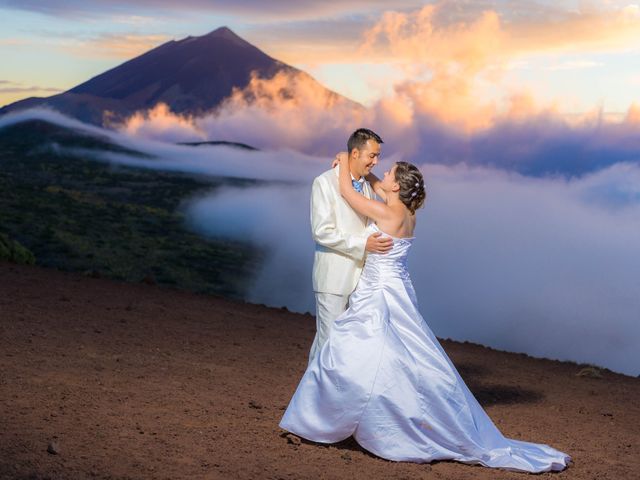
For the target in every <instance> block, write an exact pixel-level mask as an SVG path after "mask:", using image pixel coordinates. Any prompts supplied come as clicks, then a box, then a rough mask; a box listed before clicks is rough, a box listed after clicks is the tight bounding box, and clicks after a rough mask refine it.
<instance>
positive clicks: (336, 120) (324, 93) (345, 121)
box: [119, 71, 365, 155]
mask: <svg viewBox="0 0 640 480" xmlns="http://www.w3.org/2000/svg"><path fill="white" fill-rule="evenodd" d="M364 112H365V110H364V108H363V107H361V106H360V105H359V104H357V103H354V102H351V101H349V100H346V99H345V98H343V97H340V96H338V95H336V94H335V93H333V92H331V91H329V90H327V89H325V88H324V87H323V86H322V85H320V84H319V83H318V82H316V81H315V80H314V79H313V78H311V77H310V76H309V75H307V74H305V73H302V72H299V73H287V72H285V71H281V72H279V73H278V74H276V75H275V76H274V77H273V78H271V79H263V78H258V77H256V76H254V77H253V78H252V79H251V81H250V83H249V85H248V86H247V87H246V88H245V89H242V90H240V89H235V90H234V91H233V93H232V94H231V96H230V97H229V98H227V99H226V100H225V101H224V102H223V104H222V105H221V106H220V107H219V108H218V109H217V110H216V112H214V113H211V114H209V115H205V116H201V117H198V118H194V117H187V116H182V115H177V114H174V113H172V112H171V111H170V110H169V109H168V108H167V107H166V106H165V105H158V106H156V107H155V108H154V109H152V110H150V111H149V112H146V113H140V114H137V115H134V116H133V117H131V118H129V119H128V120H127V121H126V122H125V123H124V124H123V125H122V126H120V127H119V129H120V130H121V131H123V132H128V133H130V134H135V135H138V136H142V137H144V138H149V139H167V140H169V141H174V142H175V141H194V140H226V141H237V142H242V143H248V144H249V145H252V146H254V147H257V148H261V149H265V148H267V149H277V148H281V147H286V148H290V149H293V150H298V151H300V152H304V153H309V154H323V155H332V154H334V153H335V152H337V151H339V150H341V149H344V148H345V146H344V144H345V142H346V140H345V138H344V135H345V132H346V131H349V130H355V129H356V128H357V126H358V125H359V124H360V123H361V122H362V121H363V113H364Z"/></svg>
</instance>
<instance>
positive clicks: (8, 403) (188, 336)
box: [0, 262, 640, 480]
mask: <svg viewBox="0 0 640 480" xmlns="http://www.w3.org/2000/svg"><path fill="white" fill-rule="evenodd" d="M314 328H315V323H314V320H313V318H312V317H311V316H309V315H300V314H295V313H290V312H288V311H286V310H282V309H273V308H267V307H264V306H261V305H250V304H244V303H240V302H234V301H230V300H227V299H223V298H220V297H215V296H208V295H198V294H192V293H188V292H182V291H177V290H172V289H167V288H160V287H158V286H154V285H144V284H139V285H136V284H127V283H119V282H116V281H112V280H107V279H101V278H89V277H86V276H83V275H82V274H77V273H66V272H60V271H56V270H48V269H44V268H41V267H34V266H18V265H14V264H10V263H6V262H0V478H2V479H47V478H48V479H83V478H97V479H115V478H117V479H125V478H126V479H152V478H159V479H183V478H184V479H187V478H188V479H198V478H212V479H217V478H230V479H236V478H238V479H262V478H269V479H278V478H282V479H324V478H326V479H343V478H348V479H367V480H373V479H378V478H380V479H418V478H420V479H425V478H429V479H455V480H460V479H511V478H513V479H522V478H525V477H526V476H527V475H528V474H523V473H515V472H508V471H504V470H495V469H488V468H485V467H481V466H471V465H464V464H460V463H456V462H436V463H432V464H413V463H407V462H390V461H386V460H383V459H380V458H377V457H375V456H374V455H371V454H369V453H368V452H366V451H364V450H362V449H361V448H359V446H358V445H357V444H356V443H355V441H353V439H349V440H347V441H345V442H342V443H340V444H335V445H330V446H328V445H321V444H315V443H312V442H306V441H302V442H300V443H298V442H297V441H295V439H293V440H291V439H289V438H287V436H286V432H284V431H282V430H281V429H280V428H279V427H278V422H279V421H280V418H281V416H282V413H283V411H284V409H285V407H286V406H287V404H288V401H289V399H290V397H291V395H292V394H293V392H294V390H295V387H296V385H297V383H298V381H299V379H300V377H301V376H302V373H303V372H304V369H305V367H306V363H307V354H308V349H309V346H310V345H311V341H312V339H313V334H314ZM568 341H570V340H568ZM442 344H443V346H444V348H445V349H446V351H447V352H448V354H449V355H450V357H451V359H452V360H453V362H454V363H455V364H456V366H457V367H458V369H459V371H460V373H461V374H462V376H463V378H464V379H465V381H466V382H467V384H468V385H469V387H470V388H471V390H472V391H473V393H474V394H475V395H476V397H477V398H478V400H479V401H480V403H481V404H482V405H483V407H484V408H485V409H486V411H487V413H488V414H489V415H490V416H491V418H492V419H493V421H494V422H495V423H496V425H497V426H498V427H499V428H500V429H501V431H502V432H503V433H504V434H505V435H506V436H508V437H512V438H517V439H521V440H527V441H534V442H539V443H547V444H549V445H551V446H553V447H555V448H558V449H559V450H562V451H564V452H566V453H568V454H570V455H571V456H572V457H573V463H572V464H571V465H570V466H569V468H568V469H566V470H564V471H563V472H559V473H545V474H539V475H537V477H543V478H547V477H549V478H551V477H554V478H558V479H559V478H562V479H590V480H591V479H598V480H600V479H611V480H627V479H639V478H640V429H639V428H638V426H639V418H640V379H638V378H633V377H629V376H624V375H619V374H615V373H612V372H610V371H608V370H602V371H600V372H598V371H595V372H594V375H591V376H589V375H577V373H578V372H580V371H581V370H582V368H583V367H584V365H577V364H575V363H570V362H557V361H551V360H544V359H534V358H531V357H528V356H526V355H519V354H513V353H505V352H500V351H497V350H493V349H489V348H486V347H483V346H480V345H475V344H470V343H458V342H452V341H443V342H442ZM598 374H601V376H600V377H598V376H597V375H598ZM48 450H51V452H49V451H48Z"/></svg>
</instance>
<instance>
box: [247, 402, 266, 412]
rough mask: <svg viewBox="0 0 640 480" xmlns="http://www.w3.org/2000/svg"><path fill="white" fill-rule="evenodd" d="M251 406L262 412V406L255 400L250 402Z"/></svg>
mask: <svg viewBox="0 0 640 480" xmlns="http://www.w3.org/2000/svg"><path fill="white" fill-rule="evenodd" d="M249 406H250V407H251V408H257V409H258V410H260V409H261V408H263V407H262V405H260V404H259V403H258V402H256V401H255V400H250V401H249Z"/></svg>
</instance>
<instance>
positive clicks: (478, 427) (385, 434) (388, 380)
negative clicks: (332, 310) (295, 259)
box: [280, 153, 571, 473]
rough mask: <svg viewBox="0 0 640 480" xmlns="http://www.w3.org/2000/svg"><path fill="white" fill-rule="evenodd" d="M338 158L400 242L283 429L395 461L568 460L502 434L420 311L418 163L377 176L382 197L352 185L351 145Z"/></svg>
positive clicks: (369, 282) (514, 464)
mask: <svg viewBox="0 0 640 480" xmlns="http://www.w3.org/2000/svg"><path fill="white" fill-rule="evenodd" d="M338 160H339V169H340V172H339V185H340V193H341V195H342V196H343V197H344V199H345V200H346V201H347V202H348V203H349V205H350V206H351V207H352V208H353V209H354V210H355V211H357V212H358V213H361V214H363V215H365V216H367V217H369V218H370V219H372V220H375V224H372V226H371V228H373V229H377V230H379V231H381V232H382V235H387V236H390V237H392V238H393V240H394V242H393V248H392V249H391V251H390V252H388V253H386V254H374V253H370V254H369V255H368V256H367V260H366V263H365V267H364V269H363V271H362V275H361V277H360V280H359V282H358V285H357V287H356V289H355V291H354V292H353V293H352V294H351V297H350V299H349V308H348V309H347V310H346V311H345V312H344V313H343V314H342V315H340V316H339V317H338V318H337V319H336V320H335V323H334V324H333V326H332V329H331V332H330V334H329V338H328V340H327V341H326V343H325V344H324V345H323V347H322V349H321V350H320V351H319V352H318V353H317V355H316V356H315V357H314V358H313V360H312V362H310V363H309V365H308V367H307V370H306V372H305V373H304V375H303V377H302V379H301V380H300V383H299V385H298V387H297V389H296V392H295V393H294V395H293V398H292V399H291V402H290V403H289V406H288V407H287V410H286V411H285V413H284V416H283V417H282V420H281V421H280V427H281V428H283V429H285V430H288V431H289V432H292V433H294V434H296V435H298V436H300V437H303V438H306V439H307V440H311V441H315V442H322V443H335V442H339V441H341V440H344V439H346V438H348V437H350V436H352V435H353V437H354V438H355V440H356V441H357V442H358V443H359V444H360V445H361V446H362V447H363V448H365V449H366V450H368V451H370V452H372V453H374V454H375V455H377V456H379V457H382V458H385V459H388V460H395V461H409V462H418V463H424V462H431V461H433V460H456V461H459V462H463V463H468V464H480V465H484V466H486V467H494V468H504V469H507V470H514V471H523V472H532V473H534V472H536V473H537V472H547V471H557V470H563V469H564V468H566V466H567V464H568V463H569V461H570V460H571V457H570V456H569V455H567V454H565V453H563V452H561V451H558V450H556V449H554V448H552V447H550V446H548V445H546V444H537V443H529V442H524V441H520V440H515V439H509V438H506V437H504V436H503V435H502V434H501V433H500V431H499V430H498V428H497V427H496V426H495V425H494V424H493V422H492V421H491V419H490V418H489V417H488V415H487V414H486V412H485V411H484V410H483V409H482V407H481V406H480V404H479V403H478V402H477V400H476V399H475V397H474V396H473V394H472V393H471V392H470V390H469V389H468V388H467V386H466V384H465V383H464V381H463V380H462V378H461V377H460V375H459V374H458V371H457V370H456V368H455V367H454V365H453V364H452V363H451V360H450V359H449V357H448V356H447V354H446V353H445V351H444V350H443V348H442V347H441V345H440V343H439V342H438V340H437V339H436V337H435V335H434V334H433V333H432V332H431V330H430V328H429V326H428V325H427V323H426V322H425V320H424V319H423V318H422V316H421V315H420V313H419V312H418V304H417V298H416V294H415V291H414V289H413V285H412V283H411V279H410V277H409V273H408V271H407V261H406V259H407V253H408V251H409V249H410V247H411V244H412V242H413V240H414V237H413V236H412V235H413V232H414V229H415V224H416V218H415V212H416V209H418V208H420V207H421V206H422V204H423V202H424V199H425V189H424V181H423V178H422V174H421V173H420V171H419V170H418V169H417V168H416V167H415V166H414V165H411V164H409V163H406V162H397V163H395V164H394V165H393V168H391V170H389V171H387V172H385V173H384V177H383V179H382V180H380V179H378V178H376V177H375V176H374V175H372V174H369V176H367V180H369V182H370V183H371V186H372V187H373V189H374V191H375V192H376V194H377V195H378V196H379V197H380V198H381V199H382V200H383V202H379V201H376V200H369V199H367V198H365V197H364V196H363V195H361V194H360V193H358V192H356V191H355V190H354V188H353V186H352V183H351V178H350V175H349V164H348V161H349V160H348V156H347V155H346V153H341V154H339V155H338Z"/></svg>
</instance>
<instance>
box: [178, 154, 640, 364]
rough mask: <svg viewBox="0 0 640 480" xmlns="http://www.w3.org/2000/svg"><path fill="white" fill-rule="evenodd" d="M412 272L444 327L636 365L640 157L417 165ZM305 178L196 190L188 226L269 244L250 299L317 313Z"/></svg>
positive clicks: (424, 306) (432, 315) (539, 350)
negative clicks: (546, 165)
mask: <svg viewBox="0 0 640 480" xmlns="http://www.w3.org/2000/svg"><path fill="white" fill-rule="evenodd" d="M421 169H422V170H423V171H424V172H425V173H426V177H427V184H428V189H429V200H428V204H427V206H426V207H425V209H424V210H422V211H420V212H419V214H418V218H419V220H418V228H417V231H416V236H417V240H416V241H415V243H414V246H413V251H412V252H411V254H410V260H409V265H410V272H411V275H412V278H413V282H414V286H415V287H416V291H417V296H418V300H419V303H420V311H421V313H422V315H423V316H424V317H425V319H426V321H427V323H428V325H429V326H430V327H431V328H432V329H433V330H434V332H435V333H436V334H437V335H438V336H440V337H448V338H453V339H456V340H469V341H473V342H478V343H481V344H484V345H489V346H492V347H494V348H499V349H505V350H509V351H518V352H525V353H528V354H531V355H534V356H543V357H548V358H554V359H561V360H573V361H577V362H585V363H595V364H597V365H602V366H606V367H608V368H611V369H613V370H615V371H619V372H623V373H627V374H629V375H637V374H638V373H640V370H638V368H639V367H638V364H637V361H636V357H637V354H636V349H637V345H638V342H640V325H639V324H638V323H637V312H638V311H639V308H640V300H639V299H638V297H637V295H636V293H637V290H638V287H640V280H639V279H638V277H637V273H636V272H637V271H638V268H639V267H640V263H639V262H640V261H639V260H638V259H639V258H640V227H639V225H640V189H639V188H638V185H640V168H639V167H638V166H635V165H616V166H614V167H611V168H610V169H607V170H604V171H601V172H598V173H596V174H592V175H589V176H585V177H583V178H581V179H574V180H564V179H549V178H544V179H533V178H530V177H523V176H520V175H518V174H513V173H508V172H504V171H500V170H495V169H489V168H484V167H481V168H469V167H464V166H456V167H448V166H433V165H426V166H424V165H423V166H422V167H421ZM308 198H309V189H308V187H307V188H304V187H300V188H297V189H284V188H278V187H264V188H260V189H251V190H250V191H249V190H242V191H232V190H230V191H222V192H219V193H217V194H215V195H212V196H211V197H209V198H204V199H197V200H194V201H193V203H192V204H191V207H190V212H191V217H190V224H191V226H192V227H193V228H196V229H197V230H199V231H201V232H203V233H205V234H208V235H216V236H223V237H224V236H228V237H230V238H235V239H238V238H242V239H250V240H252V241H255V242H256V243H258V244H260V245H262V246H267V247H268V248H269V249H270V251H271V252H272V253H271V255H270V257H269V258H270V259H269V261H267V263H266V264H265V268H264V270H263V271H262V272H261V274H260V275H259V276H258V278H257V279H256V282H255V284H254V286H253V290H252V291H251V293H250V294H249V297H248V298H249V299H250V300H251V301H253V302H258V303H266V304H268V305H272V306H282V305H285V306H287V307H288V308H290V309H293V310H297V311H302V312H304V311H310V312H313V311H314V304H313V298H312V296H311V292H310V286H309V285H310V272H311V265H312V261H313V255H312V248H311V247H310V242H309V236H310V227H309V225H308Z"/></svg>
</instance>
